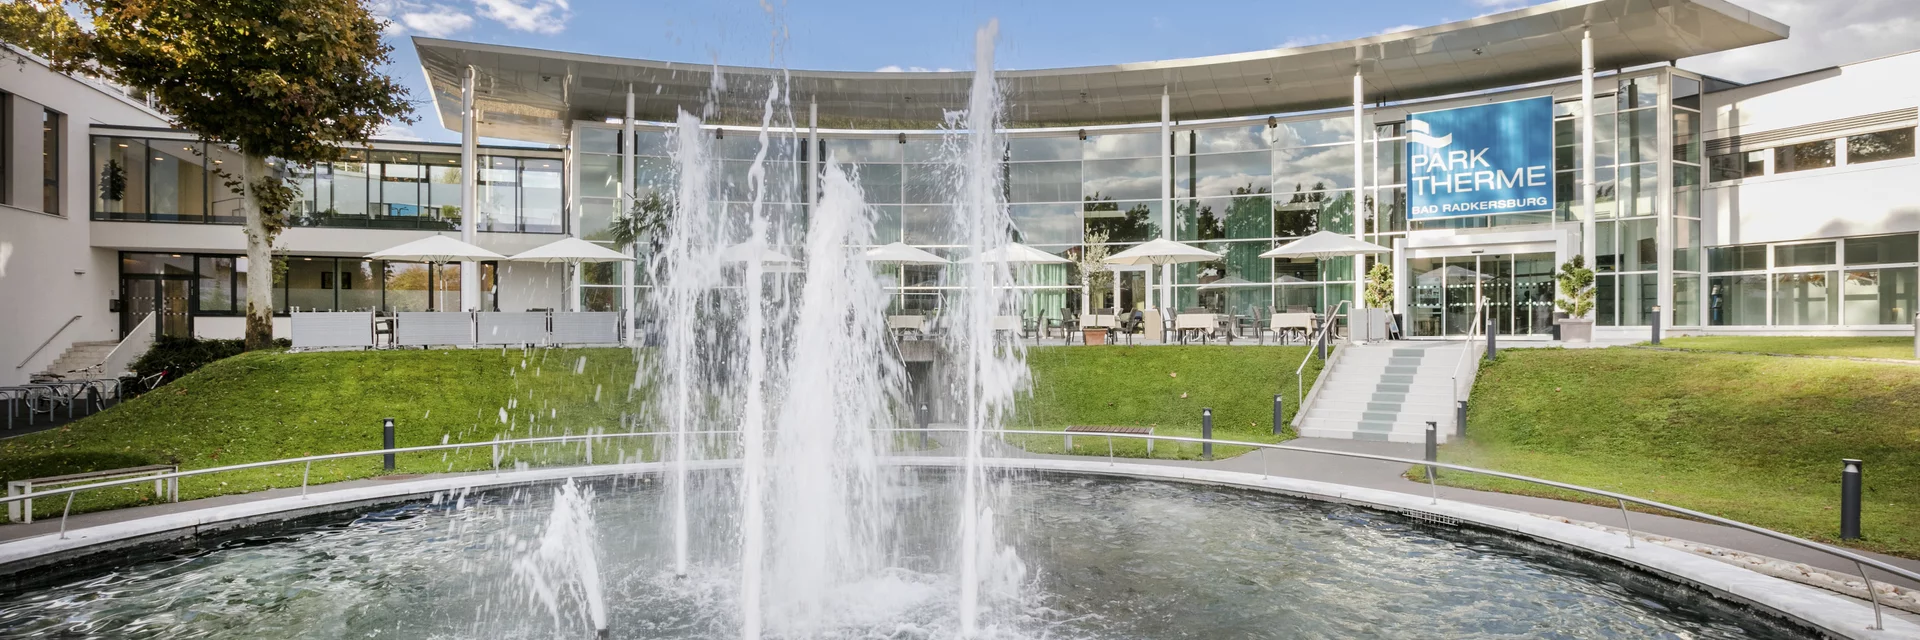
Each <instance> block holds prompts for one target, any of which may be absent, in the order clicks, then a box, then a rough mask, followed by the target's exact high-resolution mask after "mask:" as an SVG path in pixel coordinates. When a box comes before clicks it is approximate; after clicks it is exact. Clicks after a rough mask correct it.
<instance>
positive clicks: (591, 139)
mask: <svg viewBox="0 0 1920 640" xmlns="http://www.w3.org/2000/svg"><path fill="white" fill-rule="evenodd" d="M575 131H576V132H577V135H579V138H578V140H579V142H578V143H577V144H576V145H575V148H576V149H578V150H579V151H580V153H613V154H617V153H620V130H619V129H603V128H600V127H576V128H575Z"/></svg>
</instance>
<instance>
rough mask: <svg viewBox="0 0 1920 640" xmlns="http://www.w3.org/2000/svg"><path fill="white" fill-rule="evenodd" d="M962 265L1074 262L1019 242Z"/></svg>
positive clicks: (984, 254)
mask: <svg viewBox="0 0 1920 640" xmlns="http://www.w3.org/2000/svg"><path fill="white" fill-rule="evenodd" d="M960 262H961V264H973V263H975V262H1005V263H1007V264H1071V263H1072V262H1073V261H1072V260H1068V259H1066V258H1062V257H1060V256H1056V255H1053V254H1051V253H1047V252H1045V251H1041V250H1039V249H1035V248H1033V247H1029V246H1027V245H1024V244H1020V243H1018V242H1009V243H1007V244H1006V246H1003V247H1000V248H997V249H988V250H986V251H982V252H980V255H977V256H972V257H969V258H966V259H963V260H961V261H960Z"/></svg>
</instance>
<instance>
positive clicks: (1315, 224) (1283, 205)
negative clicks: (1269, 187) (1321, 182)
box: [1273, 191, 1353, 238]
mask: <svg viewBox="0 0 1920 640" xmlns="http://www.w3.org/2000/svg"><path fill="white" fill-rule="evenodd" d="M1319 231H1332V232H1335V233H1353V193H1352V192H1351V191H1348V192H1331V193H1330V192H1325V191H1322V192H1318V193H1293V194H1281V195H1276V196H1274V198H1273V236H1274V237H1276V238H1299V237H1305V236H1310V235H1313V234H1314V233H1315V232H1319Z"/></svg>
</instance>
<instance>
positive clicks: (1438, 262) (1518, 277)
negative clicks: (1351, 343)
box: [1406, 253, 1554, 337]
mask: <svg viewBox="0 0 1920 640" xmlns="http://www.w3.org/2000/svg"><path fill="white" fill-rule="evenodd" d="M1553 265H1554V261H1553V254H1551V253H1522V254H1492V255H1469V256H1446V257H1438V258H1409V259H1408V260H1407V275H1408V278H1407V281H1408V282H1409V283H1411V284H1410V286H1411V291H1409V292H1408V297H1407V316H1408V317H1407V319H1406V322H1407V326H1406V331H1407V335H1409V336H1414V337H1444V336H1455V337H1458V336H1465V335H1467V334H1469V333H1481V334H1483V333H1485V331H1486V326H1485V325H1484V324H1482V325H1480V326H1478V327H1475V326H1473V325H1474V323H1475V320H1474V315H1475V314H1474V306H1475V302H1476V301H1482V300H1484V301H1485V302H1486V305H1487V307H1486V313H1487V314H1488V316H1490V317H1492V318H1493V321H1494V324H1495V326H1496V327H1497V330H1498V331H1499V332H1500V334H1501V335H1519V336H1544V335H1547V333H1548V332H1549V331H1550V330H1551V327H1552V322H1553V293H1554V289H1553ZM1480 322H1485V321H1484V320H1481V321H1480Z"/></svg>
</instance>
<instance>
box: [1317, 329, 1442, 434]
mask: <svg viewBox="0 0 1920 640" xmlns="http://www.w3.org/2000/svg"><path fill="white" fill-rule="evenodd" d="M1472 348H1473V345H1469V344H1467V343H1463V342H1405V341H1396V342H1381V343H1375V344H1368V345H1353V346H1347V347H1342V349H1344V350H1345V351H1346V353H1344V354H1341V355H1340V357H1339V358H1337V359H1336V360H1335V362H1334V365H1333V369H1332V370H1330V371H1328V372H1326V373H1324V374H1322V375H1323V376H1324V378H1323V380H1324V382H1323V383H1322V385H1321V388H1320V392H1319V395H1318V396H1316V397H1315V398H1314V400H1313V403H1312V405H1311V406H1309V407H1307V415H1306V417H1305V418H1304V419H1302V420H1301V422H1300V436H1301V437H1305V438H1343V439H1348V440H1374V441H1387V442H1416V443H1418V442H1426V441H1427V422H1428V421H1433V422H1435V423H1437V425H1438V426H1439V437H1440V441H1441V442H1446V440H1447V438H1448V436H1451V435H1452V434H1453V428H1454V425H1453V400H1454V397H1453V389H1452V385H1453V375H1454V369H1455V367H1459V370H1460V374H1461V376H1462V377H1463V378H1464V379H1463V380H1462V385H1463V387H1465V388H1466V389H1471V388H1472V381H1471V376H1472V375H1473V373H1474V372H1475V371H1477V367H1478V364H1477V363H1475V362H1467V363H1465V364H1464V365H1462V364H1461V362H1460V361H1461V356H1462V352H1463V351H1464V350H1468V349H1472ZM1476 355H1477V351H1476V353H1475V354H1472V355H1467V356H1466V357H1469V358H1472V357H1475V356H1476ZM1460 399H1461V400H1465V399H1466V397H1464V396H1462V397H1461V398H1460Z"/></svg>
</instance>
